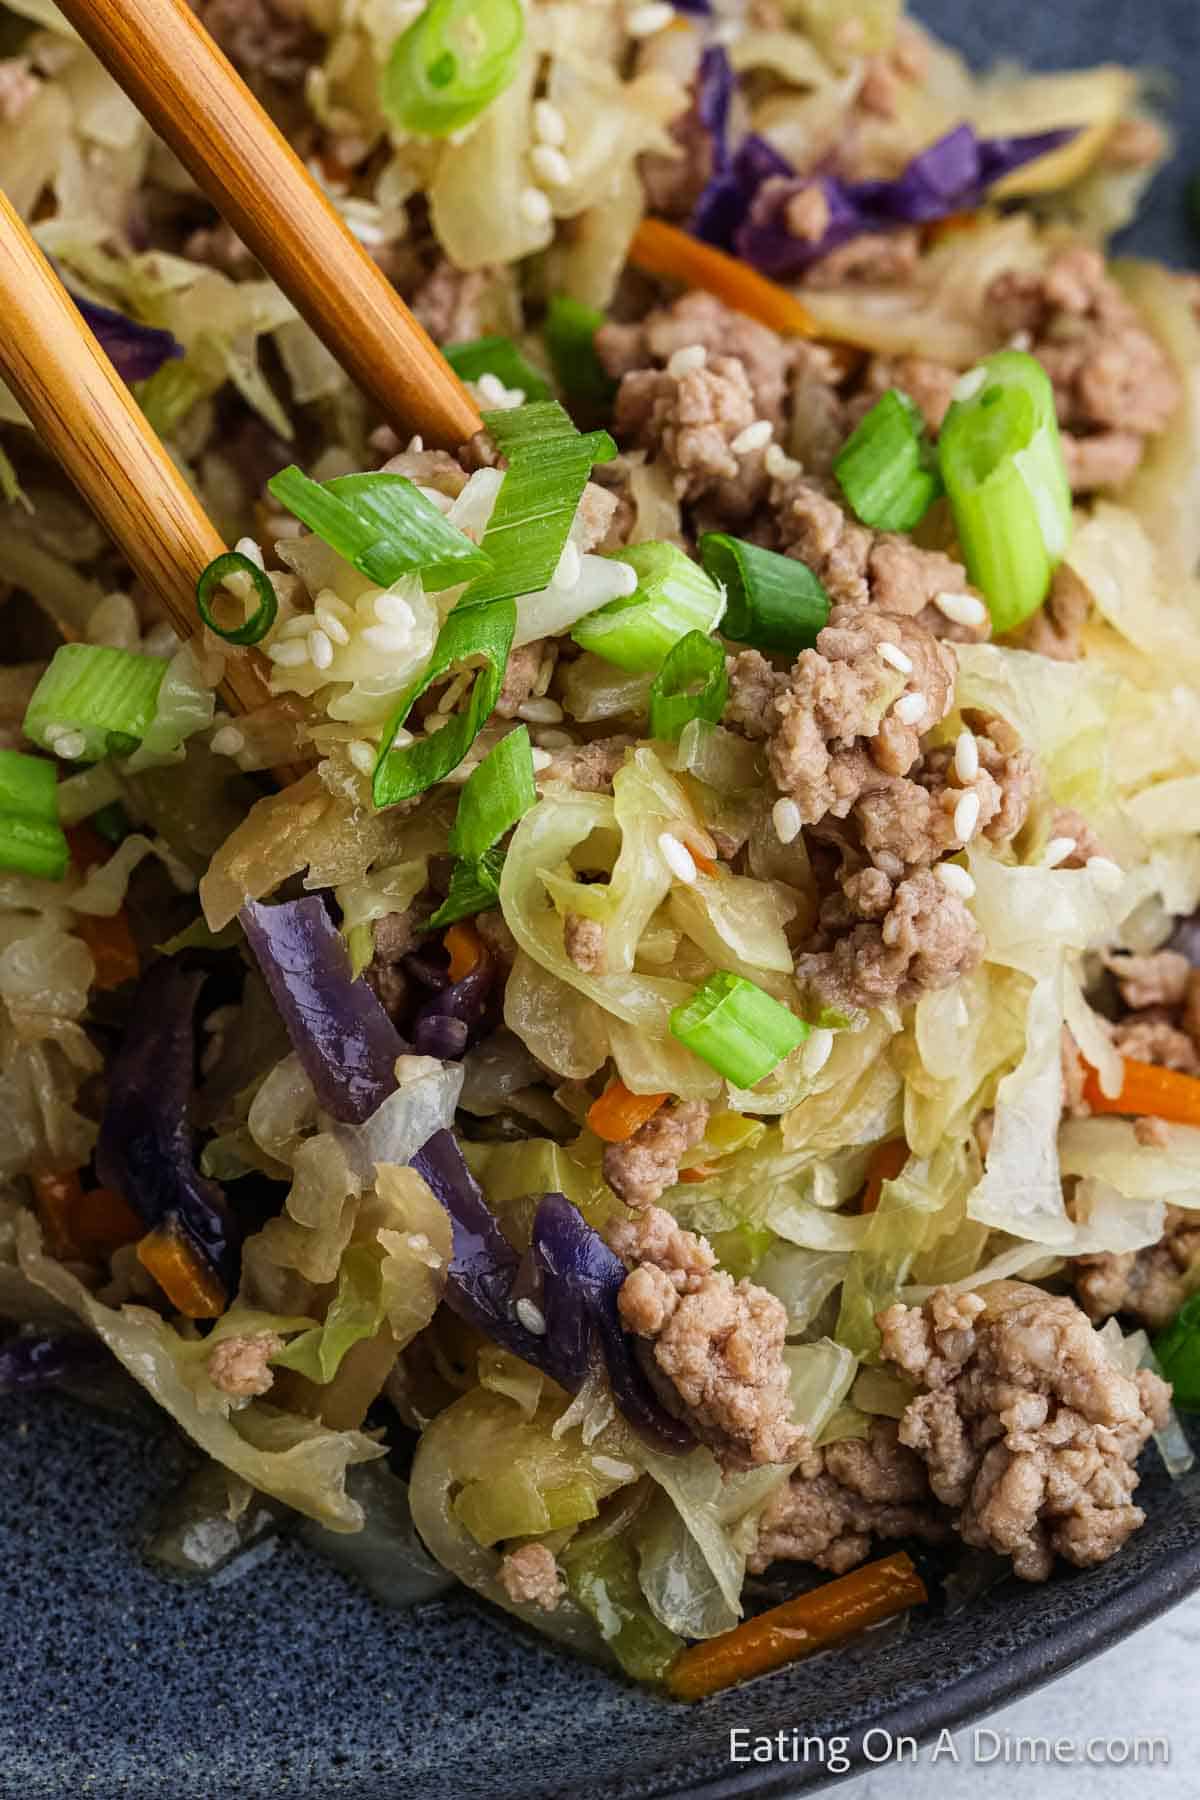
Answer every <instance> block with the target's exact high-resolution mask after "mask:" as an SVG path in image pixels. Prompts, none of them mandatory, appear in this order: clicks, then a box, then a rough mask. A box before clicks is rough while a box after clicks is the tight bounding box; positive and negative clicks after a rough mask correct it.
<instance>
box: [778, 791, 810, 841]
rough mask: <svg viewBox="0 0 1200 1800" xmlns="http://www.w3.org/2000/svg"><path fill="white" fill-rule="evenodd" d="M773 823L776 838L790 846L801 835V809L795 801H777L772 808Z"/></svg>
mask: <svg viewBox="0 0 1200 1800" xmlns="http://www.w3.org/2000/svg"><path fill="white" fill-rule="evenodd" d="M771 823H772V825H773V826H774V827H775V836H776V837H777V838H778V839H779V841H780V843H781V844H790V843H792V842H793V840H794V839H795V838H797V837H799V835H800V826H801V824H802V823H803V821H802V819H801V817H800V808H799V807H798V806H797V805H796V802H795V801H794V800H788V799H786V798H785V799H783V800H777V801H776V802H775V804H774V806H773V807H772V808H771Z"/></svg>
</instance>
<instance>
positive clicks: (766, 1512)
mask: <svg viewBox="0 0 1200 1800" xmlns="http://www.w3.org/2000/svg"><path fill="white" fill-rule="evenodd" d="M946 1532H947V1524H946V1519H945V1516H944V1515H943V1514H942V1512H941V1509H940V1508H939V1507H938V1505H937V1502H936V1501H935V1500H934V1498H933V1495H932V1494H931V1493H930V1490H929V1481H928V1478H927V1476H926V1474H925V1468H924V1465H923V1463H922V1462H921V1459H920V1457H919V1456H917V1455H916V1454H915V1453H914V1452H913V1451H912V1450H909V1449H907V1448H906V1447H905V1445H903V1444H902V1443H901V1442H900V1441H899V1437H898V1435H897V1427H896V1422H895V1420H893V1419H880V1418H874V1419H872V1420H871V1426H870V1435H869V1436H868V1437H866V1438H848V1439H846V1440H845V1441H843V1442H842V1443H838V1444H830V1445H829V1447H828V1449H825V1450H815V1451H813V1453H812V1454H811V1455H810V1456H808V1457H806V1458H805V1459H804V1461H803V1462H802V1463H801V1465H800V1467H799V1469H798V1470H797V1471H796V1473H795V1474H794V1475H793V1476H792V1477H791V1479H790V1481H788V1482H787V1483H786V1484H785V1485H784V1486H783V1487H781V1488H778V1489H777V1490H776V1492H775V1493H774V1494H772V1496H771V1498H770V1500H768V1502H767V1504H766V1506H765V1507H764V1508H763V1510H762V1513H761V1515H760V1517H759V1520H758V1538H757V1541H756V1543H755V1546H754V1549H753V1550H752V1551H751V1552H750V1556H749V1558H748V1560H747V1567H748V1568H749V1569H750V1570H751V1572H752V1573H755V1574H759V1573H761V1572H762V1570H764V1569H766V1568H768V1567H769V1566H770V1564H771V1563H773V1562H811V1563H815V1564H816V1566H817V1567H818V1568H819V1569H829V1570H831V1571H832V1572H833V1573H834V1574H835V1575H842V1574H844V1573H845V1572H846V1570H847V1569H852V1568H854V1567H855V1565H856V1564H857V1563H860V1562H862V1561H863V1559H864V1558H865V1557H866V1556H868V1555H869V1554H870V1550H871V1543H872V1539H874V1538H907V1537H919V1538H923V1539H925V1541H926V1542H931V1543H935V1542H937V1541H938V1540H939V1539H940V1538H943V1537H945V1535H946Z"/></svg>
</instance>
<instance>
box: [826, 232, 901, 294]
mask: <svg viewBox="0 0 1200 1800" xmlns="http://www.w3.org/2000/svg"><path fill="white" fill-rule="evenodd" d="M920 253H921V242H920V238H919V237H918V235H917V233H916V232H915V231H914V230H912V229H910V228H909V227H908V226H902V227H901V228H900V229H899V230H898V231H867V232H864V233H863V234H862V236H861V237H854V238H851V239H850V240H849V242H847V243H845V244H840V245H839V246H838V248H837V249H836V250H831V251H830V252H829V255H828V256H822V257H821V258H820V259H819V260H818V261H817V262H815V263H810V264H809V266H808V268H807V269H806V270H805V271H804V274H803V275H802V276H801V278H800V280H801V285H802V286H803V287H810V288H835V287H845V286H846V285H847V284H849V283H857V282H862V283H864V284H865V283H870V284H871V285H872V286H874V285H875V284H876V283H884V282H889V283H890V282H894V283H895V284H896V285H897V286H899V285H900V284H901V283H903V282H906V281H910V280H911V279H912V276H913V274H914V273H915V271H916V267H917V261H918V259H919V257H920Z"/></svg>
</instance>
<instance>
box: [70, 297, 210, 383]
mask: <svg viewBox="0 0 1200 1800" xmlns="http://www.w3.org/2000/svg"><path fill="white" fill-rule="evenodd" d="M71 298H72V300H73V301H74V302H75V304H76V306H77V307H78V308H79V310H80V312H81V313H82V314H83V317H84V321H85V323H86V324H87V326H88V329H89V330H90V331H91V332H92V334H93V336H94V337H95V338H96V339H97V340H98V342H99V344H100V348H101V349H102V350H103V351H104V354H105V355H106V356H107V357H108V360H109V362H110V363H111V364H112V366H113V368H114V369H115V370H116V371H117V374H118V375H119V376H120V377H121V379H122V381H128V382H134V381H148V380H149V379H150V377H151V375H156V374H157V373H158V371H159V369H161V368H162V366H163V364H164V363H166V362H170V361H172V359H173V358H175V357H177V356H182V355H183V345H182V344H181V343H180V342H179V340H178V338H175V337H173V336H172V335H171V333H170V332H169V331H161V330H159V328H158V327H157V326H156V325H140V324H139V323H138V322H137V320H136V319H128V318H126V316H125V314H124V313H122V312H117V311H116V310H115V309H114V308H113V307H111V306H101V305H99V303H98V302H97V301H95V300H81V299H80V297H79V295H78V294H72V295H71Z"/></svg>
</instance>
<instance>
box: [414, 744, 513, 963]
mask: <svg viewBox="0 0 1200 1800" xmlns="http://www.w3.org/2000/svg"><path fill="white" fill-rule="evenodd" d="M536 801H537V788H536V786H535V785H534V779H533V751H532V749H531V748H530V744H529V731H528V728H527V727H526V726H524V725H519V726H518V727H517V729H516V730H515V731H510V732H509V734H508V736H507V737H503V738H501V739H500V742H499V743H498V744H497V745H496V746H495V748H494V749H493V750H489V751H488V754H487V755H486V756H485V757H484V759H483V761H482V762H481V763H480V765H479V767H478V768H477V769H473V770H472V772H471V774H470V776H469V777H468V779H467V781H466V783H465V784H464V786H463V791H462V795H461V797H460V799H459V802H458V812H457V814H456V815H455V820H454V826H453V829H452V830H451V832H450V848H451V850H453V851H454V852H455V854H456V855H457V857H458V861H457V862H456V863H455V865H454V868H453V870H452V871H451V874H450V889H449V892H448V893H447V895H446V898H445V900H444V901H443V902H442V904H441V906H439V907H438V910H437V911H436V912H435V913H434V915H433V917H432V918H431V919H430V921H429V924H430V927H431V928H432V927H435V926H442V925H453V924H454V921H455V920H456V919H465V918H468V917H469V916H470V914H471V913H477V912H481V911H482V910H483V908H484V907H487V906H494V905H495V903H496V898H497V896H498V894H499V892H500V871H501V869H502V868H503V866H504V858H503V856H502V854H501V853H500V851H499V850H497V849H496V847H495V846H496V845H497V844H498V843H499V841H500V839H501V838H502V837H503V836H504V834H505V832H506V831H511V829H512V827H513V826H514V825H515V824H516V822H517V820H518V819H522V818H524V816H525V814H526V813H527V812H528V811H529V809H530V807H531V806H533V805H534V804H535V803H536Z"/></svg>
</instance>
